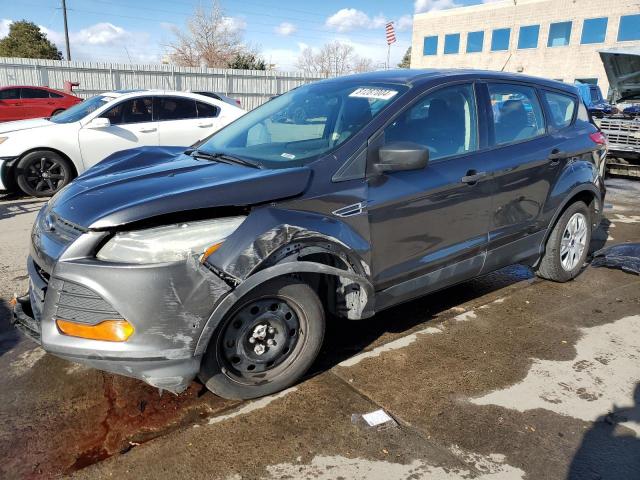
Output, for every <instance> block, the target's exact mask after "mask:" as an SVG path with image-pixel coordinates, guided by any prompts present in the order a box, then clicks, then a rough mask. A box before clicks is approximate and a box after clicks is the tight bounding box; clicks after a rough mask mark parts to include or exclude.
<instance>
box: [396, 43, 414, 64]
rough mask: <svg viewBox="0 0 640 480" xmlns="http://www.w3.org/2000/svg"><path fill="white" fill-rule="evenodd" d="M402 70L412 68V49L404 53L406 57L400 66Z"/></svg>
mask: <svg viewBox="0 0 640 480" xmlns="http://www.w3.org/2000/svg"><path fill="white" fill-rule="evenodd" d="M398 66H399V67H400V68H410V67H411V47H409V48H407V51H406V52H405V53H404V57H402V61H401V62H400V63H399V64H398Z"/></svg>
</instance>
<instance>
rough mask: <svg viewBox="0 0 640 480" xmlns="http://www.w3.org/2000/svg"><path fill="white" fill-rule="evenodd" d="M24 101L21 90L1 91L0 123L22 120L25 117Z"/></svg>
mask: <svg viewBox="0 0 640 480" xmlns="http://www.w3.org/2000/svg"><path fill="white" fill-rule="evenodd" d="M23 115H24V112H23V109H22V100H21V99H20V89H19V88H5V89H4V90H0V122H9V121H12V120H21V119H23V118H26V117H24V116H23Z"/></svg>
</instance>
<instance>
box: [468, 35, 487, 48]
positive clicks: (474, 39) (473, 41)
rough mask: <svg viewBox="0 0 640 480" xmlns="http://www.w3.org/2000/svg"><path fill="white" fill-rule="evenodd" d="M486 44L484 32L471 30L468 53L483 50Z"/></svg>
mask: <svg viewBox="0 0 640 480" xmlns="http://www.w3.org/2000/svg"><path fill="white" fill-rule="evenodd" d="M483 46H484V32H469V34H468V35H467V53H476V52H481V51H482V47H483Z"/></svg>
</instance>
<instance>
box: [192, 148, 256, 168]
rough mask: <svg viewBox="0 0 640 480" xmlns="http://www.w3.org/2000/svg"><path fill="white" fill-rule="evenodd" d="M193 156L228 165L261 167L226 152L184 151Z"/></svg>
mask: <svg viewBox="0 0 640 480" xmlns="http://www.w3.org/2000/svg"><path fill="white" fill-rule="evenodd" d="M185 153H186V154H187V155H190V156H192V157H193V158H202V159H203V160H212V161H215V162H220V163H228V164H230V165H234V164H235V165H243V166H245V167H251V168H262V167H261V166H260V165H259V164H257V163H254V162H250V161H249V160H245V159H244V158H240V157H236V156H234V155H229V154H228V153H207V152H203V151H201V150H191V151H186V152H185Z"/></svg>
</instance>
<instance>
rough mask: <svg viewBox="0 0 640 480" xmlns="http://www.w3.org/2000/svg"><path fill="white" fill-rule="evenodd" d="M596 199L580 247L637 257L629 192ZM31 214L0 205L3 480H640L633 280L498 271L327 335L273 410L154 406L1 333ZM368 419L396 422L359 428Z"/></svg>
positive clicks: (18, 288)
mask: <svg viewBox="0 0 640 480" xmlns="http://www.w3.org/2000/svg"><path fill="white" fill-rule="evenodd" d="M608 188H609V194H608V197H607V204H606V208H605V215H606V217H605V219H604V220H603V223H602V225H601V227H600V228H599V229H598V231H597V232H596V233H595V235H594V241H593V243H594V246H593V248H594V249H596V248H600V247H602V246H604V245H613V244H619V243H626V242H631V241H633V242H640V182H637V181H636V182H633V181H629V180H619V179H614V180H608ZM41 205H42V202H41V201H38V200H33V199H24V198H22V199H20V198H18V199H15V198H14V199H0V458H2V461H1V462H0V478H3V479H5V478H6V479H12V478H52V477H58V476H60V475H71V476H74V477H78V478H90V479H93V478H136V479H141V478H150V479H151V478H152V479H159V478H172V479H173V478H179V477H184V478H207V479H215V478H220V479H234V480H236V479H257V478H266V479H274V478H278V479H284V478H287V479H292V478H295V479H297V478H305V479H306V478H313V479H339V478H344V479H381V480H382V479H396V478H398V479H422V478H425V479H436V480H440V479H442V480H455V479H467V478H474V479H483V480H503V479H505V480H506V479H508V480H511V479H571V480H574V479H580V480H582V479H586V480H590V479H616V480H619V479H640V276H638V275H634V274H631V273H626V272H622V271H620V270H613V269H606V268H594V267H591V266H586V267H585V269H584V271H583V272H582V273H581V275H580V276H579V277H578V278H577V279H576V280H574V281H572V282H569V283H566V284H556V283H551V282H548V281H544V280H540V279H537V278H535V277H534V276H533V273H532V272H531V271H530V270H529V269H527V268H525V267H519V266H514V267H509V268H506V269H503V270H501V271H499V272H495V273H493V274H491V275H488V276H486V277H483V278H480V279H476V280H473V281H470V282H466V283H464V284H462V285H458V286H456V287H453V288H449V289H446V290H444V291H441V292H438V293H435V294H432V295H429V296H426V297H424V298H422V299H419V300H416V301H413V302H410V303H407V304H405V305H402V306H399V307H396V308H393V309H390V310H388V311H385V312H383V313H381V314H379V315H376V316H375V317H374V318H372V319H369V320H363V321H360V322H348V321H339V320H333V321H331V323H330V325H329V331H328V333H327V339H326V342H325V346H324V348H323V351H322V353H321V355H320V358H319V360H318V361H317V362H316V364H315V365H314V367H313V369H312V372H311V373H310V374H309V376H308V378H307V379H306V380H305V381H303V382H302V383H300V384H299V385H297V386H295V387H293V388H291V389H288V390H286V391H284V392H281V393H279V394H277V395H273V396H270V397H266V398H262V399H258V400H254V401H249V402H237V401H228V400H223V399H220V398H218V397H216V396H215V395H213V394H211V393H209V392H207V391H206V390H205V389H203V387H202V386H201V385H200V384H198V383H197V382H194V383H193V384H192V385H191V387H190V388H189V389H188V390H187V391H186V392H184V393H183V394H181V395H179V396H175V395H172V394H168V393H166V392H165V393H163V394H162V395H160V393H159V392H158V391H157V390H155V389H153V388H151V387H149V386H146V385H145V384H143V383H141V382H138V381H136V380H132V379H128V378H124V377H119V376H114V375H110V374H107V373H102V372H98V371H95V370H91V369H88V368H85V367H81V366H78V365H76V364H73V363H70V362H67V361H65V360H61V359H58V358H56V357H54V356H52V355H49V354H46V353H45V352H44V351H43V350H42V349H41V348H39V347H37V346H35V345H34V344H33V343H31V342H30V341H29V340H27V339H25V338H22V337H21V336H20V335H19V334H17V333H16V332H15V331H14V330H13V329H11V327H9V324H8V318H9V310H8V303H7V302H8V300H9V299H10V298H11V297H12V295H13V294H14V293H22V292H23V291H25V289H26V271H25V258H26V255H27V252H28V239H29V231H30V228H31V224H32V222H33V219H34V217H35V214H36V213H37V210H38V209H39V208H40V206H41ZM377 410H383V411H384V412H386V414H388V415H389V417H390V418H391V420H390V421H387V422H385V423H382V424H380V425H377V426H369V425H368V424H367V423H366V421H365V420H364V418H363V417H362V415H363V414H367V413H371V412H374V411H377Z"/></svg>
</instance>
